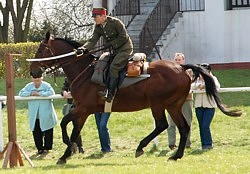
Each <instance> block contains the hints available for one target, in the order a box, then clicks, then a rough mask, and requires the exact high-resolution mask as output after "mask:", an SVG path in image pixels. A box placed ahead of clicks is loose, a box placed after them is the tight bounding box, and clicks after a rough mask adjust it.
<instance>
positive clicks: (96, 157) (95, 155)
mask: <svg viewBox="0 0 250 174" xmlns="http://www.w3.org/2000/svg"><path fill="white" fill-rule="evenodd" d="M104 155H105V153H103V152H97V153H93V154H90V155H89V156H87V157H85V158H84V159H101V158H103V157H104Z"/></svg>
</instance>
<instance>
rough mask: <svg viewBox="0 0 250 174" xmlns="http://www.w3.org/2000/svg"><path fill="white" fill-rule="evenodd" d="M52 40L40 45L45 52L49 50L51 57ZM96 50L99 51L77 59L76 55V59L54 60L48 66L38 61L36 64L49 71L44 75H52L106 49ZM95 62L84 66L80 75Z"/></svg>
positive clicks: (53, 51) (53, 53)
mask: <svg viewBox="0 0 250 174" xmlns="http://www.w3.org/2000/svg"><path fill="white" fill-rule="evenodd" d="M52 40H54V39H51V38H50V39H49V40H48V43H46V42H44V41H42V42H41V44H42V45H43V46H44V47H45V49H46V50H49V52H50V54H51V56H56V54H55V50H54V49H53V48H52V46H51V45H52V44H51V41H52ZM98 48H99V49H97V50H93V51H90V52H88V53H87V54H82V55H80V56H79V57H78V56H77V55H76V56H77V58H76V59H64V60H63V61H62V60H61V59H60V60H59V59H54V60H53V61H54V62H53V63H52V64H50V65H47V64H44V63H43V62H42V61H39V62H38V63H39V65H40V66H41V67H42V68H46V69H50V70H49V71H47V72H46V73H54V72H56V70H58V69H59V68H60V67H63V66H67V65H70V64H72V63H75V62H77V61H79V60H81V59H83V58H85V57H86V56H89V55H91V54H94V53H96V52H99V51H102V50H104V49H106V48H105V47H102V48H100V47H98ZM65 57H68V56H65ZM95 62H96V59H94V60H93V61H92V62H91V63H90V64H89V65H88V66H86V67H85V69H84V70H83V71H82V73H83V72H85V71H86V70H87V69H88V68H90V67H91V66H93V65H94V64H95ZM52 65H53V66H54V67H52ZM82 73H81V74H82Z"/></svg>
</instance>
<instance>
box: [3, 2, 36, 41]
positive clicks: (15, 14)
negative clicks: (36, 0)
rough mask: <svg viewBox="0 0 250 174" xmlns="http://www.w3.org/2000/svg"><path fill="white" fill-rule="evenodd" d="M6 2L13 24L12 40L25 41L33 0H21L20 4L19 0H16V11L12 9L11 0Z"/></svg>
mask: <svg viewBox="0 0 250 174" xmlns="http://www.w3.org/2000/svg"><path fill="white" fill-rule="evenodd" d="M7 2H8V8H9V10H10V13H11V17H12V21H13V25H14V42H15V43H17V42H26V41H27V36H28V32H29V28H30V18H31V11H32V7H33V0H23V3H22V4H21V2H20V0H17V1H16V9H17V10H16V11H15V10H14V5H13V0H8V1H7Z"/></svg>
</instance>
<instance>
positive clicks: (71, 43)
mask: <svg viewBox="0 0 250 174" xmlns="http://www.w3.org/2000/svg"><path fill="white" fill-rule="evenodd" d="M55 39H58V40H63V41H66V42H67V43H68V44H70V45H71V46H73V47H74V48H75V49H76V48H78V47H80V46H81V45H82V44H81V43H79V42H77V41H75V40H72V39H70V38H67V37H65V38H55Z"/></svg>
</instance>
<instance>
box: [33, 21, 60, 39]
mask: <svg viewBox="0 0 250 174" xmlns="http://www.w3.org/2000/svg"><path fill="white" fill-rule="evenodd" d="M47 31H50V33H52V34H54V35H57V33H58V32H57V27H55V26H53V25H52V24H51V23H50V22H49V21H46V20H44V21H43V24H42V27H39V26H36V25H34V26H32V28H30V32H29V35H28V41H31V42H39V41H41V40H43V38H44V36H45V34H46V32H47Z"/></svg>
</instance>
